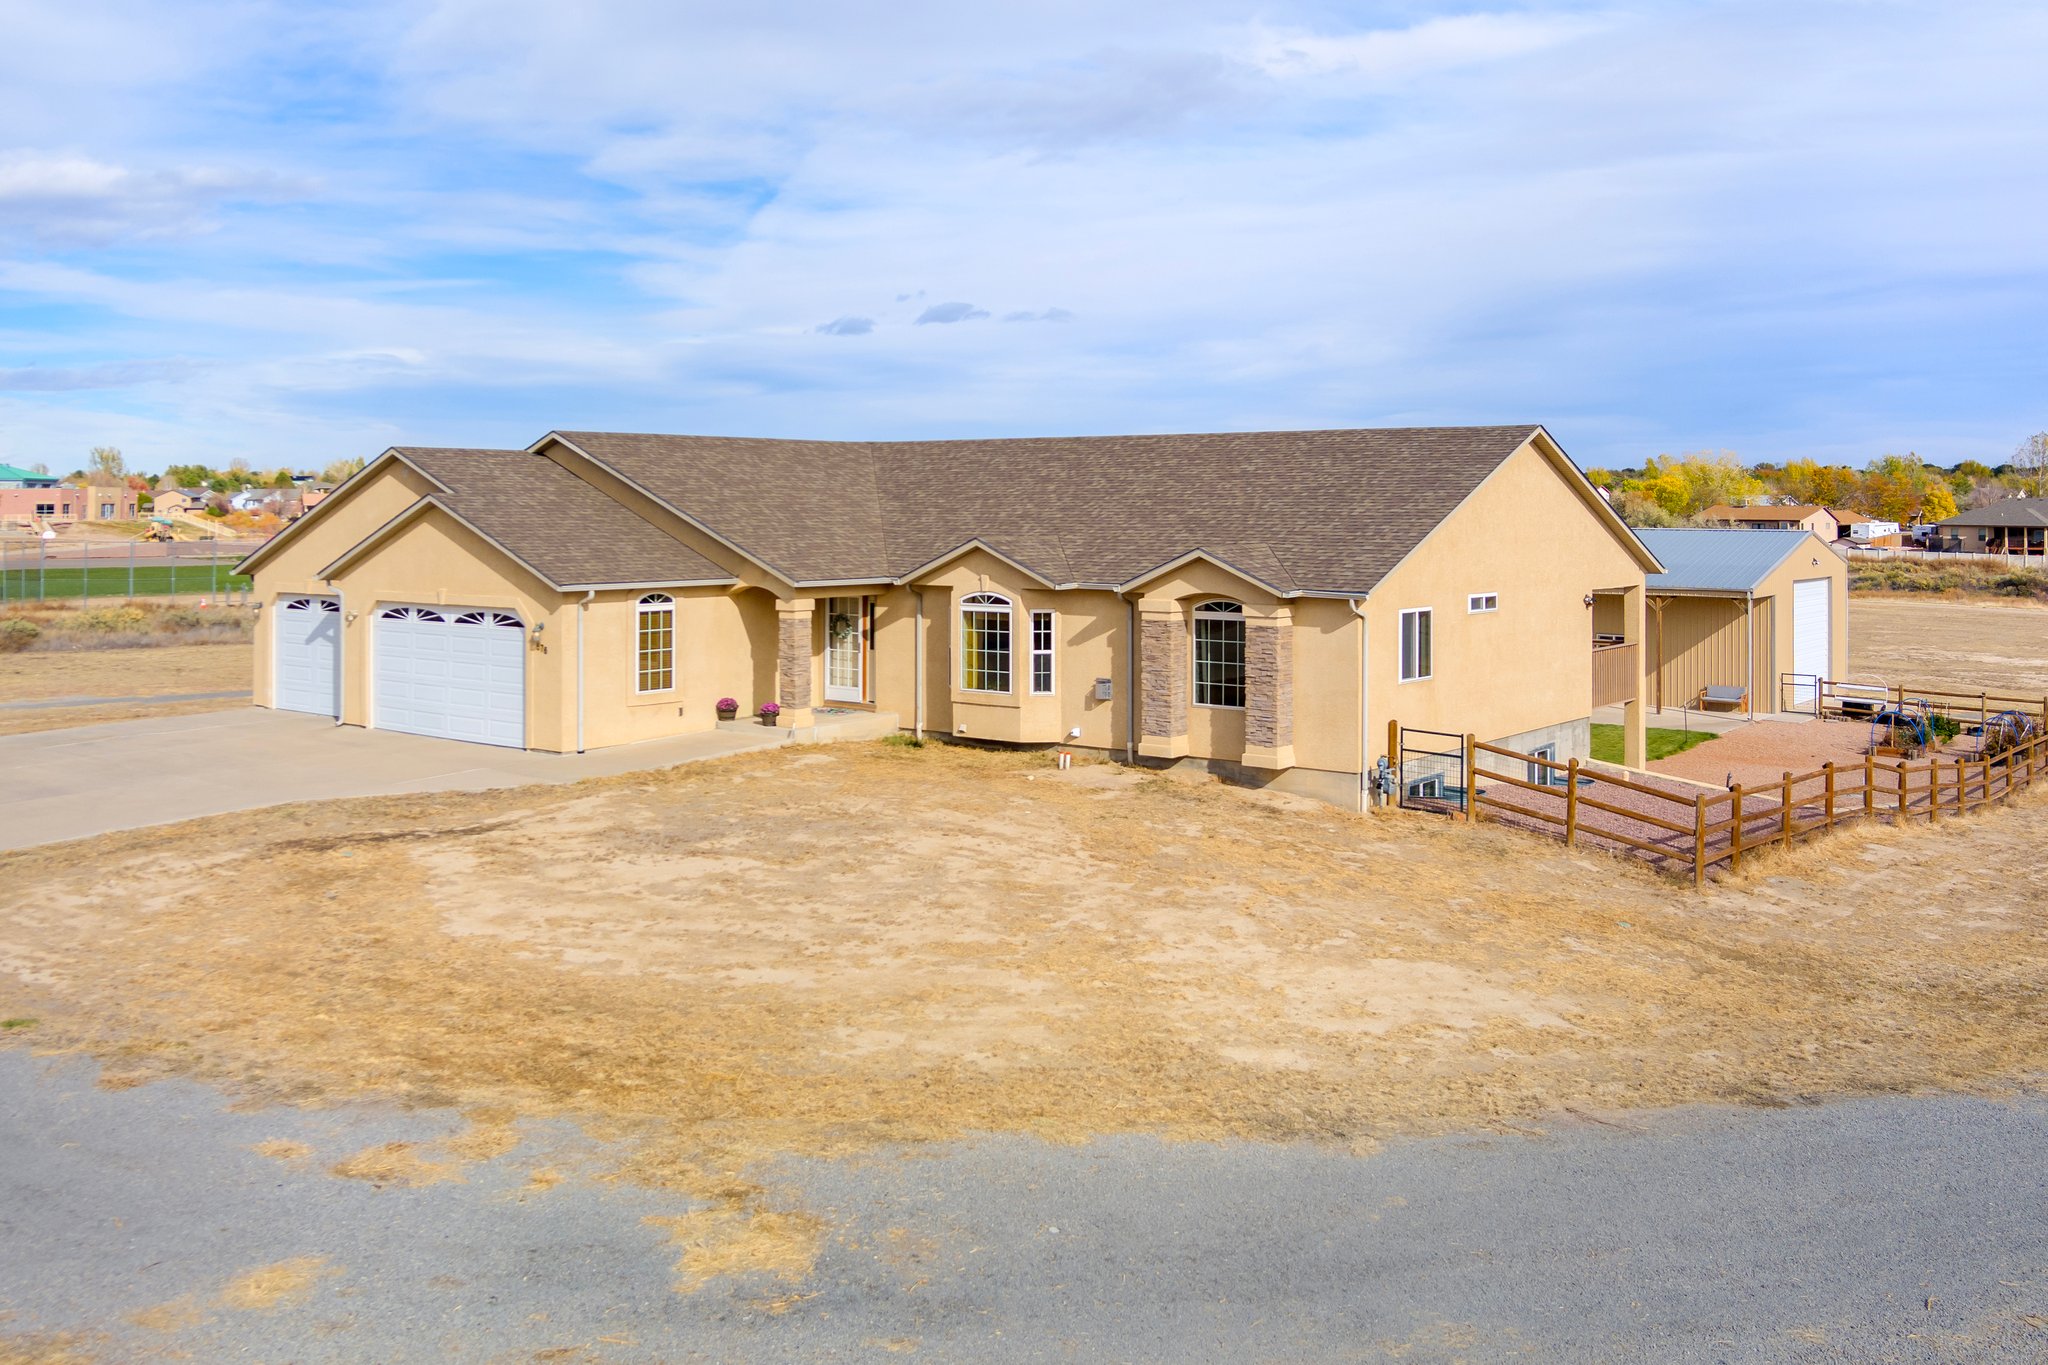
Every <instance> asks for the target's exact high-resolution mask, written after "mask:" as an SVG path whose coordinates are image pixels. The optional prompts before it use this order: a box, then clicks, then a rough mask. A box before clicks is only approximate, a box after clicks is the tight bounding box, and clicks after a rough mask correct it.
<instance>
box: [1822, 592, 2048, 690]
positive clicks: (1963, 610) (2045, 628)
mask: <svg viewBox="0 0 2048 1365" xmlns="http://www.w3.org/2000/svg"><path fill="white" fill-rule="evenodd" d="M1849 672H1850V676H1851V677H1854V678H1859V679H1860V678H1871V679H1880V680H1882V681H1884V682H1887V683H1903V684H1907V685H1913V684H1918V685H1920V686H1922V687H1936V686H1939V687H1946V688H1958V689H1961V688H1973V687H1974V688H1980V689H1982V690H1984V691H1987V692H1993V693H2005V694H2008V695H2012V696H2020V697H2048V607H2044V606H2042V605H2040V604H2038V603H2027V602H2018V601H2014V602H1982V601H1977V602H1962V601H1957V602H1945V601H1934V602H1926V601H1915V600H1911V599H1900V598H1868V597H1858V598H1854V599H1852V600H1851V601H1850V603H1849Z"/></svg>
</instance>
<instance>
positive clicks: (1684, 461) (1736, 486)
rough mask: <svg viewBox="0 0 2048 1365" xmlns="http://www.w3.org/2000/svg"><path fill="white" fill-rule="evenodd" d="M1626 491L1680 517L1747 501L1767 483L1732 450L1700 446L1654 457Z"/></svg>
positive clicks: (1626, 485)
mask: <svg viewBox="0 0 2048 1365" xmlns="http://www.w3.org/2000/svg"><path fill="white" fill-rule="evenodd" d="M1622 491H1623V492H1625V493H1640V494H1642V495H1643V496H1645V497H1647V498H1649V499H1650V500H1651V501H1653V502H1655V503H1656V504H1657V505H1658V506H1659V507H1662V508H1663V509H1664V510H1665V511H1666V512H1667V513H1669V514H1670V515H1671V516H1673V517H1675V518H1676V517H1690V516H1697V515H1698V514H1699V513H1700V512H1702V511H1704V510H1705V509H1707V508H1709V507H1712V506H1713V505H1714V504H1716V503H1723V502H1725V503H1740V502H1743V501H1745V500H1747V499H1749V498H1753V497H1755V496H1757V495H1758V494H1759V493H1762V492H1763V491H1764V485H1763V482H1762V481H1761V480H1760V479H1758V478H1756V476H1754V475H1753V474H1751V473H1750V472H1749V471H1748V470H1747V469H1745V468H1743V466H1742V462H1741V461H1740V460H1738V459H1736V458H1735V456H1734V454H1733V453H1732V452H1730V451H1726V450H1724V451H1721V452H1720V453H1719V454H1709V453H1708V452H1706V451H1704V450H1700V451H1693V452H1692V453H1690V454H1686V455H1680V456H1677V457H1673V456H1670V455H1658V456H1656V457H1654V458H1653V459H1651V460H1649V461H1648V462H1646V463H1645V464H1644V466H1643V473H1642V477H1641V478H1637V479H1630V480H1627V481H1626V482H1624V483H1623V484H1622Z"/></svg>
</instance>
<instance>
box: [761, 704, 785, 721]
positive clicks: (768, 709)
mask: <svg viewBox="0 0 2048 1365" xmlns="http://www.w3.org/2000/svg"><path fill="white" fill-rule="evenodd" d="M781 714H782V706H781V704H780V703H779V702H772V701H764V702H762V703H761V723H762V724H763V725H773V724H774V723H775V718H776V717H777V716H779V715H781Z"/></svg>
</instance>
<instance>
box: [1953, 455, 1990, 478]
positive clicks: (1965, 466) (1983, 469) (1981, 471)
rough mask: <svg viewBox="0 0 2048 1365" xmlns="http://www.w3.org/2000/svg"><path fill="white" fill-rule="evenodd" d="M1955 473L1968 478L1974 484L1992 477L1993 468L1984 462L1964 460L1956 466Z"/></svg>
mask: <svg viewBox="0 0 2048 1365" xmlns="http://www.w3.org/2000/svg"><path fill="white" fill-rule="evenodd" d="M1955 472H1956V473H1958V474H1962V475H1965V476H1967V477H1968V478H1969V480H1970V482H1972V483H1976V482H1978V481H1979V480H1982V479H1988V478H1990V477H1991V476H1992V470H1991V466H1990V465H1988V464H1985V463H1984V462H1983V461H1982V460H1963V461H1961V462H1960V463H1958V464H1957V465H1956V467H1955Z"/></svg>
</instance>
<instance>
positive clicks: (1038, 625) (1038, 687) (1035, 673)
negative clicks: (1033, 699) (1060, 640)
mask: <svg viewBox="0 0 2048 1365" xmlns="http://www.w3.org/2000/svg"><path fill="white" fill-rule="evenodd" d="M1031 691H1032V693H1033V694H1034V695H1036V696H1040V697H1047V696H1051V695H1052V613H1051V612H1049V611H1034V612H1032V613H1031Z"/></svg>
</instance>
